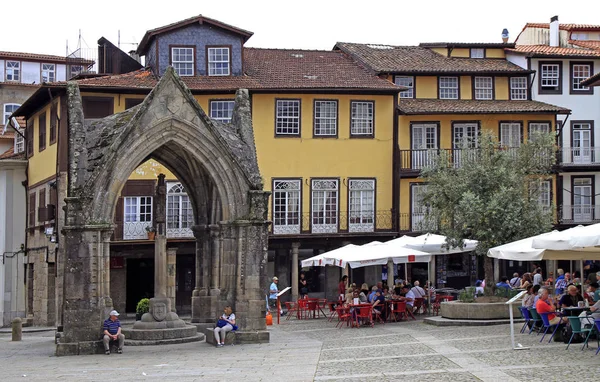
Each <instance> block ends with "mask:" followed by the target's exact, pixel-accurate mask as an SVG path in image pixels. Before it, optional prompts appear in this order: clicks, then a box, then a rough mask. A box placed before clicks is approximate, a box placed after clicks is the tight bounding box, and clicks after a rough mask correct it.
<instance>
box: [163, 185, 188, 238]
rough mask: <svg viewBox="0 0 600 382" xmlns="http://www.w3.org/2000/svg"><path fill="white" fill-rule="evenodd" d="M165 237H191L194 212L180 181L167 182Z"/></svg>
mask: <svg viewBox="0 0 600 382" xmlns="http://www.w3.org/2000/svg"><path fill="white" fill-rule="evenodd" d="M167 190H168V191H167V237H193V236H194V234H193V233H192V226H193V225H194V213H193V211H192V204H191V203H190V198H189V196H188V194H187V193H186V191H185V189H184V188H183V186H182V185H181V183H168V184H167Z"/></svg>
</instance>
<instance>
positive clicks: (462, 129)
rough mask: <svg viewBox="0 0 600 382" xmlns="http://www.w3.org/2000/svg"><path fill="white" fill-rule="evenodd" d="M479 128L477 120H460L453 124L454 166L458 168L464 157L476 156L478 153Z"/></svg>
mask: <svg viewBox="0 0 600 382" xmlns="http://www.w3.org/2000/svg"><path fill="white" fill-rule="evenodd" d="M479 128H480V127H479V124H478V123H477V122H459V123H454V124H453V126H452V160H453V163H454V167H456V168H458V167H460V166H461V165H462V158H464V157H469V158H474V157H475V156H476V155H477V148H478V147H479V139H478V138H479ZM459 133H460V134H459Z"/></svg>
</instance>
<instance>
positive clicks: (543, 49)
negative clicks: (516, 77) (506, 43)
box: [506, 45, 600, 57]
mask: <svg viewBox="0 0 600 382" xmlns="http://www.w3.org/2000/svg"><path fill="white" fill-rule="evenodd" d="M506 51H507V52H514V53H523V54H526V55H530V56H585V57H600V51H598V50H594V49H585V48H564V47H560V46H548V45H517V46H516V48H514V49H506Z"/></svg>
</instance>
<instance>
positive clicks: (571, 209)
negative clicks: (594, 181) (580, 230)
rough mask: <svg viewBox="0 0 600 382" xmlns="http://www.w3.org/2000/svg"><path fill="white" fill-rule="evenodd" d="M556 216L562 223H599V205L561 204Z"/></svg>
mask: <svg viewBox="0 0 600 382" xmlns="http://www.w3.org/2000/svg"><path fill="white" fill-rule="evenodd" d="M558 218H559V221H560V222H561V223H562V224H591V223H600V205H586V206H566V205H563V206H561V208H560V209H559V212H558Z"/></svg>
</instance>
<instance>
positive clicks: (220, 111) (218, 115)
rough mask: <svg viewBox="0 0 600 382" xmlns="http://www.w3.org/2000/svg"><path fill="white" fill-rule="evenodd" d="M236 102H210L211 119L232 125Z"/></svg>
mask: <svg viewBox="0 0 600 382" xmlns="http://www.w3.org/2000/svg"><path fill="white" fill-rule="evenodd" d="M234 106H235V101H210V117H211V118H212V119H214V120H216V121H221V122H225V123H231V116H232V115H233V107H234Z"/></svg>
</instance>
